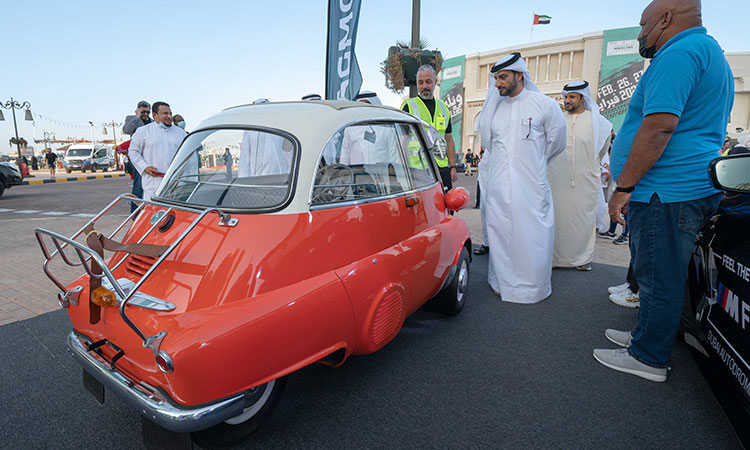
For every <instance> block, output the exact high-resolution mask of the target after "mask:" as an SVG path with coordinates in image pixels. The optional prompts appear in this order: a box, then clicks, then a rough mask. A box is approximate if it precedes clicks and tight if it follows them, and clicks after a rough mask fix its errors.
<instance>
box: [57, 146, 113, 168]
mask: <svg viewBox="0 0 750 450" xmlns="http://www.w3.org/2000/svg"><path fill="white" fill-rule="evenodd" d="M113 161H114V160H113V159H112V157H110V156H109V151H108V150H107V147H104V146H99V145H96V146H92V145H91V144H74V145H71V146H70V148H69V149H68V151H67V152H66V153H65V159H64V160H63V168H64V169H65V171H66V172H68V173H70V172H72V171H74V170H80V171H81V172H86V171H87V170H90V171H92V172H96V171H97V170H98V169H101V170H103V171H104V172H106V171H108V170H109V169H110V167H112V164H113Z"/></svg>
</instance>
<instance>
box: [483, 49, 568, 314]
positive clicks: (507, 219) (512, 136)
mask: <svg viewBox="0 0 750 450" xmlns="http://www.w3.org/2000/svg"><path fill="white" fill-rule="evenodd" d="M492 75H493V77H494V85H495V88H496V89H492V86H490V89H489V91H488V93H487V99H486V101H485V103H484V107H483V108H482V112H481V114H480V116H479V128H480V133H481V139H482V148H484V150H485V153H484V158H483V160H482V164H484V165H485V172H484V173H482V175H481V176H482V177H485V175H486V179H485V180H484V182H483V183H484V184H483V186H482V204H485V202H487V203H486V204H485V205H486V208H487V209H486V211H487V239H488V243H489V246H490V249H491V250H490V253H489V255H490V264H489V276H488V281H489V284H490V286H491V287H492V290H493V291H494V292H495V294H496V295H500V297H501V298H502V299H503V301H507V302H514V303H536V302H539V301H542V300H544V299H545V298H547V297H549V295H550V294H551V293H552V280H551V278H552V250H553V247H554V237H555V216H554V209H553V207H552V193H551V192H550V188H549V183H548V182H547V163H549V162H550V161H551V160H552V159H553V158H554V157H555V156H557V155H558V154H560V153H561V152H562V151H563V150H565V118H563V114H562V111H561V110H560V105H559V104H558V103H557V102H556V101H555V100H553V99H552V98H549V97H547V96H546V95H544V94H542V93H541V92H539V88H537V87H536V85H534V83H532V82H531V78H530V76H529V71H528V69H527V68H526V64H525V63H524V61H523V58H521V54H520V53H513V54H511V55H508V56H506V57H504V58H502V59H500V61H498V62H497V63H496V64H495V65H494V66H493V67H492ZM492 81H493V80H492V79H491V80H490V84H492Z"/></svg>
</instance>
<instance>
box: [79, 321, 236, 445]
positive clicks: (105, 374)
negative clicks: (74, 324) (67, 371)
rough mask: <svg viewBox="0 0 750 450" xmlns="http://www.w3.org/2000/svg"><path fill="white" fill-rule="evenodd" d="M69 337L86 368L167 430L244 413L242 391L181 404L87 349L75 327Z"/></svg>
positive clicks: (187, 429) (188, 428) (186, 430)
mask: <svg viewBox="0 0 750 450" xmlns="http://www.w3.org/2000/svg"><path fill="white" fill-rule="evenodd" d="M67 341H68V351H70V353H71V354H72V355H73V358H74V359H75V360H76V361H77V362H78V363H79V364H80V365H81V366H82V367H83V370H85V371H86V372H88V373H89V374H90V375H91V376H93V377H94V378H96V380H97V381H99V382H100V383H102V384H103V385H104V387H105V388H106V389H108V390H111V391H112V392H114V393H115V395H117V397H119V398H120V399H121V400H122V401H124V402H125V403H127V404H128V405H130V406H131V407H132V408H134V409H136V410H137V411H138V412H139V413H141V414H142V415H143V416H145V417H146V418H148V419H149V420H151V421H153V422H155V423H156V424H158V425H160V426H162V427H164V428H166V429H168V430H172V431H175V432H177V433H190V432H193V431H198V430H203V429H205V428H208V427H211V426H214V425H216V424H219V423H222V422H224V421H225V420H227V419H231V418H232V417H235V416H237V415H239V414H242V411H243V410H244V401H243V400H244V395H243V394H237V395H235V396H233V397H230V398H228V399H225V400H222V401H219V402H216V403H212V404H210V405H206V406H197V407H185V408H178V407H176V406H174V405H172V404H171V403H169V402H168V401H167V399H166V398H164V396H163V395H161V394H160V393H159V392H158V391H156V390H154V391H149V390H147V389H146V388H145V387H144V386H143V385H141V384H138V383H136V382H134V381H133V380H131V379H129V378H128V377H126V376H125V375H123V374H121V373H120V372H118V371H117V370H116V369H115V370H111V369H110V368H109V364H108V363H107V362H106V361H104V359H102V358H101V357H100V356H98V355H96V354H92V353H89V352H88V351H86V344H84V343H83V342H82V341H81V339H80V338H79V336H78V335H77V334H76V332H75V331H71V332H70V334H68V339H67Z"/></svg>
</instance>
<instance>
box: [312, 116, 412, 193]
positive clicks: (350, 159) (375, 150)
mask: <svg viewBox="0 0 750 450" xmlns="http://www.w3.org/2000/svg"><path fill="white" fill-rule="evenodd" d="M407 190H409V178H408V175H407V173H406V167H405V164H404V161H403V159H402V158H401V154H400V152H399V142H398V134H397V132H396V129H395V127H394V125H393V124H383V123H373V124H358V125H351V126H349V127H346V128H345V129H343V130H341V131H339V132H337V133H336V134H335V135H334V136H333V137H332V138H331V139H330V140H329V142H328V144H327V145H326V147H325V148H324V149H323V154H322V156H321V159H320V164H319V165H318V170H317V173H316V175H315V185H314V187H313V195H312V204H313V205H323V204H329V203H338V202H346V201H353V200H362V199H368V198H376V197H384V196H388V195H392V194H397V193H399V192H404V191H407Z"/></svg>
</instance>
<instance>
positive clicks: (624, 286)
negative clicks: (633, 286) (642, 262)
mask: <svg viewBox="0 0 750 450" xmlns="http://www.w3.org/2000/svg"><path fill="white" fill-rule="evenodd" d="M625 289H630V283H628V282H627V281H626V282H624V283H622V284H618V285H617V286H612V287H608V288H607V290H608V291H609V293H610V294H614V293H617V292H620V291H624V290H625Z"/></svg>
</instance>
